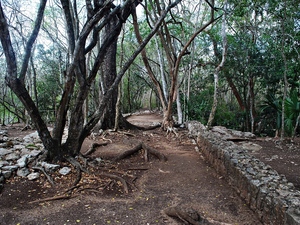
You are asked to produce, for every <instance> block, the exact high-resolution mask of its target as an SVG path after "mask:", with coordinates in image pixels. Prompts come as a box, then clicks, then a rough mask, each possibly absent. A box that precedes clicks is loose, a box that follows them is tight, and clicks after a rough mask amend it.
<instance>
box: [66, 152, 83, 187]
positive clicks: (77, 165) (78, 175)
mask: <svg viewBox="0 0 300 225" xmlns="http://www.w3.org/2000/svg"><path fill="white" fill-rule="evenodd" d="M66 160H67V161H68V162H69V163H70V164H72V165H73V166H74V167H75V169H76V180H75V181H74V183H73V185H72V187H71V188H70V192H71V190H73V189H72V188H73V187H75V186H77V184H78V183H79V182H80V180H81V176H82V174H81V171H83V172H86V173H88V171H87V170H86V169H84V168H83V167H82V166H81V165H80V163H79V162H78V161H77V160H76V159H75V158H73V157H70V156H69V157H66Z"/></svg>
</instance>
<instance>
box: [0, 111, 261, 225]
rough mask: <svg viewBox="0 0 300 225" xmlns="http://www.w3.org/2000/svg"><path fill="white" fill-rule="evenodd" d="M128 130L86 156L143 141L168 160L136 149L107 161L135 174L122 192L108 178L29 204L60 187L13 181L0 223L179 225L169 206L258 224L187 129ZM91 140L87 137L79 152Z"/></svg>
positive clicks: (3, 200)
mask: <svg viewBox="0 0 300 225" xmlns="http://www.w3.org/2000/svg"><path fill="white" fill-rule="evenodd" d="M157 116H159V115H156V116H154V117H155V118H156V119H157ZM155 118H153V115H152V116H151V117H147V118H143V120H144V121H145V119H146V121H147V122H149V123H153V121H154V120H153V119H155ZM139 125H141V124H139ZM144 125H145V124H144ZM130 132H131V133H132V134H133V135H134V136H128V135H125V134H122V133H110V134H108V135H106V136H105V138H106V139H109V140H111V141H112V143H111V144H108V145H107V146H102V147H99V148H97V150H96V151H95V152H94V153H93V154H92V155H91V157H92V158H99V157H101V158H102V159H104V158H105V157H106V160H108V159H109V158H110V157H114V154H115V155H117V154H119V152H118V151H117V150H120V149H129V148H132V147H133V146H134V145H136V143H138V142H140V141H142V142H144V143H145V144H147V145H148V146H151V147H152V148H155V149H156V150H159V151H160V152H162V153H164V154H165V155H166V156H167V158H168V160H167V161H166V162H160V161H159V160H158V159H156V158H155V157H150V162H144V160H143V158H142V156H143V154H142V153H141V154H136V155H134V156H132V157H130V158H128V159H125V160H122V161H120V162H118V163H116V164H110V168H111V169H113V170H116V169H118V171H123V172H124V171H126V174H127V175H130V176H131V177H135V178H136V179H134V181H132V184H134V187H131V188H130V192H129V193H128V194H124V193H123V191H122V185H120V184H119V183H118V182H116V183H113V182H112V181H110V183H108V184H103V185H102V186H104V187H106V189H105V190H104V189H103V190H102V189H101V190H102V191H97V190H98V189H96V188H93V191H88V190H87V189H86V191H83V192H80V193H79V192H78V193H77V194H76V195H75V196H76V197H72V198H71V199H68V200H57V201H48V202H39V203H29V202H32V201H35V200H38V199H41V198H42V199H43V198H46V197H51V196H53V195H55V194H57V193H60V192H61V189H62V188H65V187H64V186H58V187H53V188H51V187H49V185H48V184H47V182H46V181H45V180H39V181H31V182H30V181H27V180H23V179H14V180H11V181H10V182H8V183H7V184H6V185H5V188H4V190H3V192H2V193H1V202H0V224H21V225H24V224H28V225H29V224H57V225H58V224H87V225H89V224H100V225H103V224H128V225H148V224H149V225H150V224H181V223H180V222H178V221H176V220H174V219H172V218H170V217H167V216H166V215H165V214H164V213H163V210H164V209H166V208H167V207H170V206H174V205H181V206H183V207H187V208H193V209H194V210H196V211H197V212H199V213H200V214H201V215H202V216H205V217H208V218H212V219H214V220H217V221H221V222H226V223H230V224H249V225H250V224H253V225H254V224H255V225H257V224H260V222H259V221H258V220H257V218H256V216H255V215H254V213H253V212H252V211H251V210H249V208H248V207H247V206H245V204H244V203H243V201H241V199H240V198H239V197H238V196H237V194H236V193H235V192H234V191H233V190H232V188H231V187H230V186H229V185H228V184H227V183H226V182H225V181H224V179H223V178H222V177H219V176H218V175H217V174H216V173H215V171H214V169H212V168H211V167H209V166H208V165H207V164H206V162H205V161H204V159H203V157H202V156H201V155H200V154H199V153H197V152H196V151H195V147H196V146H195V145H194V144H193V140H191V139H188V136H187V131H186V130H180V131H178V133H179V137H175V136H166V134H165V133H164V132H162V131H161V130H159V129H156V130H153V131H145V132H140V131H138V132H134V133H133V132H132V131H130ZM99 138H100V137H99ZM95 141H98V142H100V141H103V140H100V139H97V140H95ZM95 141H94V140H91V139H89V140H87V141H86V142H85V145H84V146H85V148H84V149H83V150H82V151H83V152H84V151H86V150H87V149H86V148H87V147H88V146H89V145H90V144H91V143H93V142H95ZM107 152H109V153H110V154H106V153H107ZM111 152H113V154H111ZM139 169H140V170H139ZM90 176H91V175H89V177H83V182H85V179H86V180H88V179H90V180H92V179H91V178H90ZM94 179H98V178H94ZM110 184H114V185H110ZM82 185H83V184H82ZM95 185H98V186H100V185H101V184H99V183H96V184H95ZM109 185H110V186H109ZM107 187H110V188H107Z"/></svg>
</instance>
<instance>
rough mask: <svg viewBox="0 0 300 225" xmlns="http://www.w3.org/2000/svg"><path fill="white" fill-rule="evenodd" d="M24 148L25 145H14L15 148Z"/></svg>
mask: <svg viewBox="0 0 300 225" xmlns="http://www.w3.org/2000/svg"><path fill="white" fill-rule="evenodd" d="M23 148H25V146H24V145H15V146H14V149H15V150H21V149H23Z"/></svg>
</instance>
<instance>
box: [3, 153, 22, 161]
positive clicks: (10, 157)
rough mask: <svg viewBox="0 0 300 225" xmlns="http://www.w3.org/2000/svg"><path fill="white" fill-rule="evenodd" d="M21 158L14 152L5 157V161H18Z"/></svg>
mask: <svg viewBox="0 0 300 225" xmlns="http://www.w3.org/2000/svg"><path fill="white" fill-rule="evenodd" d="M19 157H20V156H19V154H17V153H15V152H13V153H10V154H8V155H7V156H6V157H5V159H6V160H16V159H18V158H19Z"/></svg>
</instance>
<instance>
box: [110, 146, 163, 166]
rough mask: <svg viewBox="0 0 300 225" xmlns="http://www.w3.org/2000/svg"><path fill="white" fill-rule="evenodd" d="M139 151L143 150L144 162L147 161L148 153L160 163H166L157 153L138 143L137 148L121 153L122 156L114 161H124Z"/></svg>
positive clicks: (161, 155) (160, 154)
mask: <svg viewBox="0 0 300 225" xmlns="http://www.w3.org/2000/svg"><path fill="white" fill-rule="evenodd" d="M141 149H144V150H145V155H144V158H145V161H148V153H150V154H152V155H154V156H156V157H157V158H158V159H159V160H160V161H163V162H165V161H167V157H166V156H165V155H164V154H162V153H160V152H159V151H157V150H155V149H153V148H151V147H149V146H147V145H145V144H144V143H139V144H138V145H137V146H135V147H134V148H132V149H129V150H127V151H125V152H123V153H122V154H120V155H119V156H117V157H116V158H115V159H114V161H115V162H117V161H120V160H121V159H125V158H126V157H128V156H130V155H133V154H134V153H136V152H138V151H139V150H141Z"/></svg>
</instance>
